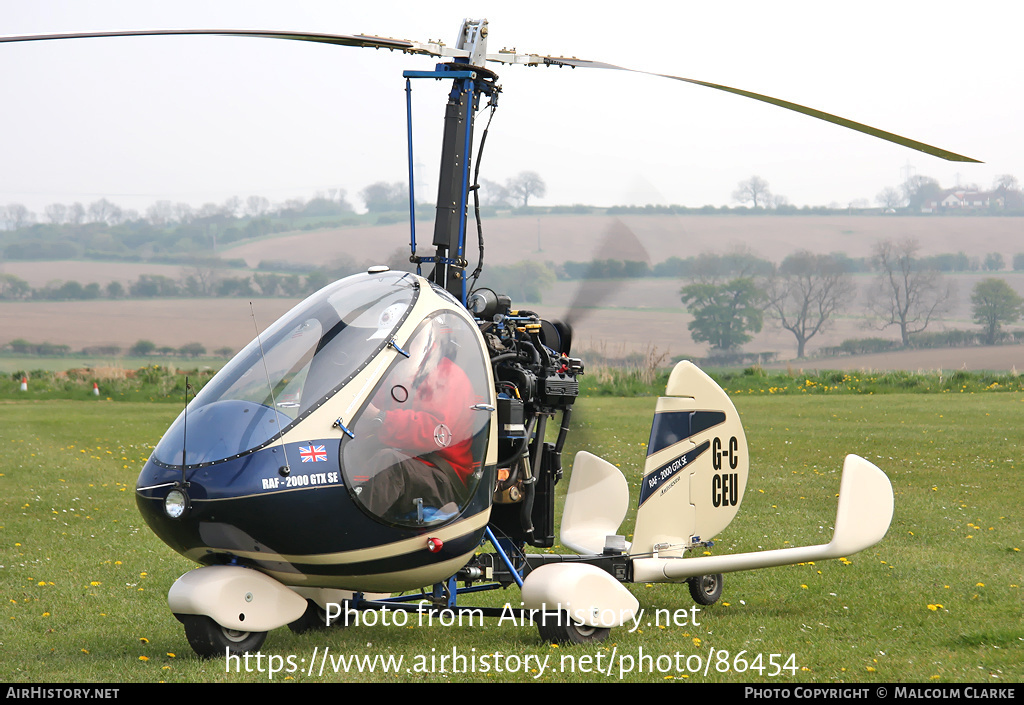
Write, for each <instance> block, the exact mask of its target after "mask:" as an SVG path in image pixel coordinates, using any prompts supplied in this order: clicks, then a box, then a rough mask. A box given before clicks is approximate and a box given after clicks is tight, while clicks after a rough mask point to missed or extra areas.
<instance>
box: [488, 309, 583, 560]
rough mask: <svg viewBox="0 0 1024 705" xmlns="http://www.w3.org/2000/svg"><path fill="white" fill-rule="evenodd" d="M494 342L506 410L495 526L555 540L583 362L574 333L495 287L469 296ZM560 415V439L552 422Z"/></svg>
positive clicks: (527, 537)
mask: <svg viewBox="0 0 1024 705" xmlns="http://www.w3.org/2000/svg"><path fill="white" fill-rule="evenodd" d="M468 304H469V309H470V310H471V311H472V312H473V314H474V316H476V319H477V322H478V324H479V325H480V330H481V332H482V333H483V336H484V339H485V341H486V342H487V348H488V354H489V355H490V359H491V365H492V367H493V370H494V382H495V387H496V392H497V413H498V448H499V452H498V481H497V485H496V487H495V491H494V506H493V508H492V511H491V524H492V526H495V527H497V528H498V529H499V530H500V531H502V532H503V533H504V534H505V536H506V537H508V538H509V539H511V540H513V541H516V542H523V543H527V544H530V545H532V546H537V547H541V548H549V547H551V546H553V545H554V531H555V526H554V519H555V485H556V484H557V483H558V481H559V480H560V479H561V477H562V460H561V456H562V447H563V446H564V444H565V439H566V436H567V435H568V431H569V420H570V417H571V415H572V406H573V404H574V403H575V401H576V397H577V396H579V381H578V379H577V378H578V377H579V375H581V374H583V363H582V362H581V361H580V360H579V359H577V358H572V357H569V350H570V347H571V345H572V330H571V328H570V327H569V326H568V325H567V324H565V323H562V322H557V321H556V322H551V321H546V320H542V319H541V318H540V317H539V316H538V315H537V314H536V313H534V312H533V311H525V310H522V309H520V310H513V309H512V302H511V299H509V297H507V296H502V295H498V294H495V293H494V292H493V291H491V290H490V289H477V290H476V291H474V292H473V294H472V295H471V296H470V298H469V302H468ZM556 416H557V417H559V423H560V429H559V432H558V436H557V439H556V440H555V442H554V443H551V442H547V441H545V438H546V432H547V424H548V421H549V420H551V419H554V418H555V417H556Z"/></svg>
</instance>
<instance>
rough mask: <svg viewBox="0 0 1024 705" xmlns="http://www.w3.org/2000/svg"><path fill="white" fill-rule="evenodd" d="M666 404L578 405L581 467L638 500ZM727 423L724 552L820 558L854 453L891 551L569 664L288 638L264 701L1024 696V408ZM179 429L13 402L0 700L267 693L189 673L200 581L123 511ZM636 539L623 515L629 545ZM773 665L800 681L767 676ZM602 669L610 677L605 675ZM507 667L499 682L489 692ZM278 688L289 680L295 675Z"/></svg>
mask: <svg viewBox="0 0 1024 705" xmlns="http://www.w3.org/2000/svg"><path fill="white" fill-rule="evenodd" d="M653 403H654V400H653V398H650V397H646V398H645V397H639V398H632V399H621V398H612V397H601V398H588V399H582V400H580V402H579V403H578V405H577V413H576V414H575V415H574V422H575V424H576V427H577V430H576V431H575V432H574V434H573V435H571V437H570V445H571V446H572V448H571V449H569V450H571V451H575V450H576V449H579V448H587V449H588V450H591V451H592V452H595V453H597V454H599V455H601V456H603V457H605V458H607V459H608V460H610V461H611V462H613V463H616V464H618V465H620V466H621V468H622V469H623V471H624V472H625V473H626V475H627V478H628V479H629V482H630V484H631V486H632V487H633V488H634V490H635V487H636V485H637V484H638V482H639V469H640V467H641V464H642V459H643V455H644V452H645V443H646V441H647V439H648V434H649V426H650V414H651V411H652V409H653ZM735 403H736V404H737V407H738V409H739V411H740V413H741V414H742V416H743V420H744V424H745V426H746V429H747V436H748V442H749V447H750V453H751V458H752V460H751V473H750V480H749V483H748V485H747V489H746V496H745V501H744V506H743V507H742V508H741V510H740V512H739V515H738V516H737V518H736V520H735V521H734V522H733V523H732V524H731V525H730V526H729V527H728V528H727V529H726V531H725V532H724V533H723V534H722V535H721V536H719V537H718V543H717V546H716V548H715V549H714V550H715V551H716V552H719V551H721V552H733V551H747V550H757V549H759V548H764V549H773V548H782V547H786V546H799V545H807V544H816V543H823V542H826V541H827V540H828V538H829V537H830V535H831V525H832V522H833V519H834V516H835V495H836V493H837V491H838V485H839V472H840V468H841V465H842V460H843V456H844V454H845V453H847V452H855V453H858V454H860V455H863V456H864V457H866V458H868V459H869V460H871V461H872V462H875V463H876V464H878V465H879V466H880V467H881V468H882V469H883V470H885V471H886V472H887V473H888V475H889V477H890V478H891V480H892V483H893V488H894V491H895V494H896V510H895V517H894V519H893V523H892V526H891V528H890V530H889V533H888V535H887V537H886V538H885V539H884V540H883V541H882V542H881V543H880V544H879V545H878V546H876V547H874V548H872V549H869V550H868V551H865V552H863V553H861V554H857V555H854V556H850V557H847V560H845V561H843V560H833V561H826V562H822V563H819V564H817V565H810V564H808V565H796V566H788V567H781V568H773V569H768V570H762V571H754V572H747V573H736V574H730V575H727V576H726V578H725V592H724V595H723V598H722V600H721V601H720V602H719V603H717V604H715V605H713V606H711V607H706V608H702V609H701V610H700V611H699V612H698V613H696V617H697V621H698V622H699V624H693V623H687V624H685V625H680V624H672V623H669V624H664V623H663V624H661V625H659V624H657V623H655V621H654V619H653V615H654V610H656V609H662V610H668V611H673V612H674V611H675V610H681V609H686V610H689V609H690V608H691V607H692V606H693V602H692V600H691V599H690V597H689V595H688V592H687V590H686V587H685V586H672V585H644V584H637V585H630V586H629V587H630V589H631V590H632V591H633V592H634V594H635V595H636V596H637V597H638V599H639V600H640V604H641V606H642V607H643V608H644V609H645V615H646V617H645V619H644V620H643V622H642V623H641V626H640V628H639V629H637V630H636V631H634V632H632V633H630V632H629V631H628V630H627V629H625V628H622V629H616V630H613V631H612V634H611V636H610V637H609V639H608V641H606V642H605V643H604V644H601V645H599V646H582V647H561V648H556V647H553V646H551V645H549V644H546V643H542V642H541V641H540V639H539V637H538V635H537V631H536V629H535V628H534V627H532V626H528V627H524V626H514V625H511V624H502V625H499V624H497V623H496V622H495V621H493V620H491V621H489V622H486V623H485V624H484V625H483V626H482V627H480V626H473V627H471V626H462V627H459V626H440V625H437V624H434V625H432V626H426V625H424V626H420V625H417V624H410V625H406V626H375V627H370V626H357V627H349V628H346V629H332V630H330V631H327V632H319V633H313V634H307V635H303V636H298V635H294V634H292V633H291V632H290V631H289V630H288V629H284V628H283V629H278V630H275V631H274V632H272V633H271V634H270V635H269V636H268V638H267V642H266V644H265V645H264V647H263V653H264V654H269V655H276V656H279V657H281V658H282V659H288V657H292V661H291V662H290V663H291V664H293V665H294V668H292V669H291V672H279V673H277V674H276V676H275V677H274V680H284V679H285V678H291V679H294V680H297V681H311V682H321V681H373V682H394V681H417V682H420V681H424V682H426V681H431V682H443V681H467V680H468V681H490V682H507V681H535V680H536V681H542V682H553V681H554V682H576V681H598V682H602V681H617V680H619V677H620V667H621V668H623V669H626V667H628V666H629V665H630V663H629V661H627V660H625V658H624V657H626V656H629V657H632V658H634V662H633V663H632V669H631V670H630V672H628V673H624V674H621V675H622V679H623V680H628V681H664V680H669V681H682V682H719V681H740V682H758V683H767V684H782V683H786V684H788V683H794V682H822V683H834V682H881V683H888V682H928V683H945V682H985V683H992V684H1004V685H1005V684H1006V683H1014V682H1021V681H1022V679H1024V627H1022V611H1024V595H1022V588H1021V585H1022V583H1024V567H1022V566H1024V563H1022V560H1024V558H1022V556H1021V549H1024V530H1022V525H1021V518H1020V517H1021V515H1020V507H1021V506H1022V505H1024V487H1022V484H1021V483H1020V481H1019V478H1020V473H1021V467H1022V465H1024V454H1022V443H1021V436H1020V429H1021V428H1024V395H1022V394H1020V393H1016V392H1014V393H1007V392H1004V393H985V394H906V395H904V394H886V395H820V396H806V397H805V396H799V397H798V396H783V397H770V396H754V395H749V394H741V395H738V396H737V397H736V400H735ZM177 413H178V406H177V405H176V404H146V403H133V402H103V401H99V402H92V403H90V402H75V401H32V402H7V403H0V449H2V452H0V576H2V577H0V586H2V590H0V599H2V608H0V622H2V623H3V625H4V626H3V629H2V630H0V679H3V680H5V681H7V682H12V683H38V682H108V683H121V682H155V681H169V682H237V681H251V682H261V681H263V682H265V681H267V680H268V674H267V673H266V664H267V662H266V661H265V662H264V669H263V672H256V671H255V663H253V664H252V666H253V668H254V670H253V672H248V673H247V672H245V664H238V666H239V668H235V669H233V672H230V673H228V672H226V664H225V661H224V660H223V659H212V660H210V661H202V660H199V659H198V658H196V657H195V656H194V655H193V653H192V651H191V649H190V648H189V646H188V644H187V642H186V640H185V637H184V634H183V632H182V629H181V626H180V624H179V623H178V622H177V621H176V620H175V619H174V618H173V617H172V615H171V614H170V611H169V609H168V606H167V600H166V595H167V590H168V588H169V587H170V585H171V584H172V583H173V582H174V580H175V579H177V577H178V576H180V575H181V574H183V573H185V572H186V571H188V570H190V569H191V568H192V567H194V566H193V564H191V563H190V562H189V561H187V560H185V559H184V558H182V557H181V556H178V555H177V554H175V553H174V552H173V551H172V550H171V549H169V548H168V547H166V546H165V545H163V544H162V543H161V542H160V541H159V540H158V539H157V538H156V537H155V536H154V535H153V534H152V533H151V532H150V531H149V529H148V528H147V527H146V525H145V524H144V522H143V521H142V519H141V517H140V516H139V514H138V512H137V510H136V508H135V500H134V496H133V494H134V485H135V479H136V476H137V474H138V472H139V470H140V468H141V466H142V464H143V462H144V461H145V459H146V457H147V456H148V455H149V452H150V449H151V447H152V446H153V445H154V444H155V442H156V440H158V438H159V437H160V435H161V433H162V432H163V431H164V430H165V429H166V427H167V426H168V425H169V424H170V422H171V421H172V420H173V418H174V416H175V415H176V414H177ZM569 457H571V456H569ZM565 484H566V483H564V482H563V483H562V485H560V487H562V488H563V489H564V485H565ZM631 523H632V516H630V517H629V518H627V526H624V527H623V529H622V531H623V532H624V533H629V532H631V530H632V529H631V526H632V524H631ZM556 550H559V549H557V548H556ZM518 599H519V594H518V591H515V590H509V591H507V592H506V591H499V592H492V593H484V594H482V595H481V596H480V597H479V600H474V601H473V602H471V603H469V604H489V605H498V606H500V605H502V604H504V603H505V602H510V603H512V604H513V605H516V604H517V603H518ZM677 614H678V613H677ZM688 614H691V615H692V614H693V613H688ZM648 618H649V619H648ZM648 621H649V622H650V624H648V623H647V622H648ZM314 649H318V651H317V653H318V654H323V653H324V650H325V649H327V650H328V652H329V654H330V655H332V656H335V657H341V656H352V655H354V656H361V655H367V656H373V655H380V656H382V657H389V656H390V657H396V658H397V657H399V656H401V657H402V658H403V666H402V668H400V669H399V671H398V672H397V673H390V672H383V671H381V670H379V669H380V664H379V663H378V670H377V671H375V672H373V673H368V672H362V673H360V672H358V670H357V669H356V668H355V667H354V666H350V668H349V672H347V673H332V672H330V664H329V663H328V669H327V671H325V672H324V673H323V675H320V674H319V673H317V672H314V673H313V674H312V675H309V674H307V672H306V670H307V668H308V667H309V663H310V661H311V659H312V658H313V655H314ZM453 649H455V650H457V651H458V653H459V654H461V655H463V656H466V657H476V659H477V661H476V662H475V663H476V668H475V669H473V672H469V673H465V672H462V673H456V672H452V668H451V663H452V662H451V661H450V660H449V661H448V668H447V670H446V671H442V670H441V668H440V658H441V657H442V656H448V657H450V656H451V655H452V653H453ZM474 649H475V651H474ZM710 649H714V650H716V651H715V654H716V655H715V656H714V658H713V660H712V662H711V666H710V668H709V669H708V672H707V673H706V674H705V673H704V671H703V668H701V669H699V672H692V673H691V672H690V671H691V670H694V669H693V666H695V665H696V664H697V661H696V660H694V658H695V657H696V658H699V659H701V660H703V661H706V660H707V658H708V655H709V653H710ZM741 652H743V653H742V655H741ZM495 654H500V655H501V656H500V657H499V656H495ZM641 654H645V655H647V656H648V657H651V658H650V660H649V661H643V660H641V659H640V658H639V657H640V655H641ZM772 654H778V655H780V656H775V657H772V656H771V655H772ZM485 655H486V656H488V657H489V659H490V660H488V661H487V663H488V664H490V667H489V670H487V671H486V672H485V671H484V665H483V663H484V662H483V658H482V657H483V656H485ZM759 656H760V661H758V660H757V659H758V657H759ZM528 657H529V659H530V664H529V665H527V664H526V659H527V658H528ZM677 657H678V658H677ZM737 657H739V658H737ZM499 658H500V659H504V660H499ZM431 659H433V661H431ZM545 659H546V661H545ZM687 659H689V661H687ZM770 662H775V663H778V664H780V665H786V664H788V665H792V666H793V667H794V670H793V671H790V670H783V671H782V672H781V673H780V674H779V675H777V676H775V677H771V676H770V675H769V673H770V672H771V669H770V667H769V664H770ZM417 664H420V665H422V666H423V669H422V670H424V671H426V672H422V673H421V672H417V668H416V666H417ZM609 664H612V669H611V671H610V672H608V673H600V672H594V670H595V669H597V668H601V669H602V670H603V669H604V668H606V667H607V666H608V665H609ZM758 664H760V670H759V669H758ZM499 665H504V666H505V667H506V668H507V669H508V670H503V671H502V672H498V671H497V668H498V667H499ZM538 665H543V668H537V666H538ZM279 666H281V667H283V668H285V669H286V670H287V669H288V667H289V662H288V661H286V660H282V661H281V662H279ZM573 666H574V667H575V671H574V672H573V671H572V669H571V667H573ZM467 668H469V665H468V662H467ZM406 669H409V670H408V671H407V670H406ZM587 669H589V672H585V671H586V670H587ZM237 670H241V671H242V672H240V673H239V672H234V671H237ZM508 671H512V672H508ZM739 671H743V672H739Z"/></svg>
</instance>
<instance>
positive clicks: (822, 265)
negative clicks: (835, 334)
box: [767, 250, 856, 358]
mask: <svg viewBox="0 0 1024 705" xmlns="http://www.w3.org/2000/svg"><path fill="white" fill-rule="evenodd" d="M855 292H856V287H855V286H854V284H853V280H852V279H851V278H850V275H849V274H848V273H847V272H846V270H845V268H844V267H843V266H842V265H841V264H840V263H839V262H838V261H837V260H836V258H835V257H833V256H831V255H815V254H812V253H811V252H808V251H806V250H803V251H801V252H797V253H795V254H792V255H790V256H789V257H787V258H786V259H785V260H783V261H782V264H781V266H779V268H778V270H777V271H776V272H775V273H774V274H773V275H772V277H771V278H770V279H769V281H768V292H767V294H768V315H769V316H771V317H772V318H774V319H776V320H778V321H779V324H780V325H781V326H782V327H783V328H784V329H786V330H788V331H789V332H790V333H792V334H793V336H794V337H795V338H796V349H797V352H796V356H797V357H798V358H802V357H804V352H805V349H806V346H807V341H808V340H810V339H811V338H813V337H814V336H815V335H817V334H818V333H820V332H822V331H824V330H826V329H827V328H828V326H829V324H830V323H831V322H832V320H833V317H834V316H835V314H836V313H838V312H839V311H840V310H841V309H842V308H843V307H844V306H845V305H846V304H847V303H848V302H849V301H850V299H851V298H852V297H853V294H854V293H855Z"/></svg>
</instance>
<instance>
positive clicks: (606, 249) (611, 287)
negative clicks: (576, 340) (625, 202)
mask: <svg viewBox="0 0 1024 705" xmlns="http://www.w3.org/2000/svg"><path fill="white" fill-rule="evenodd" d="M626 253H628V255H627V254H626ZM627 256H628V258H629V259H630V260H633V261H643V262H646V263H647V264H648V265H650V263H651V258H650V257H649V256H648V254H647V250H646V248H644V246H643V244H642V243H641V242H640V240H639V239H638V238H637V236H636V234H635V233H634V232H633V231H632V230H631V229H630V228H629V226H628V225H626V224H625V223H623V222H622V221H621V220H619V219H618V218H615V219H613V220H612V222H611V223H610V224H609V225H608V226H607V227H606V228H605V231H604V234H603V236H602V238H601V243H600V244H599V245H598V247H597V249H596V251H595V252H594V254H593V256H592V257H591V263H592V264H591V266H590V268H589V269H588V271H587V274H586V275H584V278H583V280H582V281H581V282H580V285H579V288H578V289H577V290H576V293H575V295H574V296H573V299H572V303H570V304H569V310H568V311H566V313H565V316H564V319H563V320H564V321H565V323H567V324H568V325H569V326H576V325H577V324H578V323H579V322H580V321H582V320H583V319H584V318H586V317H587V315H588V314H590V313H591V312H592V311H593V310H594V309H596V308H599V307H600V306H601V305H602V304H603V303H604V302H605V301H607V300H608V299H609V298H611V297H612V296H613V295H615V294H616V293H617V292H618V291H619V290H620V289H621V288H622V287H623V285H624V284H625V281H624V280H622V279H612V280H610V281H609V280H608V279H600V278H595V275H596V274H597V272H596V271H595V270H597V269H598V268H599V267H600V266H601V263H602V262H604V261H607V260H625V259H626V258H627Z"/></svg>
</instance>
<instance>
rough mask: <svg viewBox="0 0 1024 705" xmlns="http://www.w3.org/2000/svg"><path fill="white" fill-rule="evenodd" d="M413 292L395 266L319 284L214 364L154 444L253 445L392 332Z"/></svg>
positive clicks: (225, 452) (191, 448)
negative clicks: (206, 379) (234, 352)
mask: <svg viewBox="0 0 1024 705" xmlns="http://www.w3.org/2000/svg"><path fill="white" fill-rule="evenodd" d="M415 297H416V285H415V279H414V278H413V277H412V276H411V275H409V274H405V273H402V272H384V273H380V274H373V275H367V274H359V275H356V276H353V277H348V278H346V279H342V280H341V281H338V282H335V283H334V284H332V285H330V286H327V287H325V288H323V289H321V290H320V291H319V292H317V293H316V294H313V295H312V296H310V297H309V298H308V299H306V300H305V301H303V302H302V303H300V304H299V305H298V306H296V307H295V308H293V309H292V310H291V311H290V312H289V313H287V314H286V315H285V316H283V317H282V318H280V319H279V320H278V321H277V322H276V323H274V324H273V325H272V326H271V327H270V328H268V329H267V330H266V331H265V332H264V333H262V334H261V335H260V336H259V338H257V339H256V340H254V341H252V342H251V343H249V345H248V346H246V348H245V349H244V350H242V352H240V353H239V354H238V355H237V356H235V358H234V359H232V360H231V362H229V363H228V364H227V365H225V367H224V369H222V370H221V371H220V372H218V373H217V374H216V375H215V376H214V377H213V379H211V380H210V382H209V383H208V384H207V385H206V386H205V387H204V388H203V390H202V391H201V392H200V393H199V394H198V395H197V396H196V398H195V399H193V400H192V402H191V403H190V404H189V405H188V427H187V429H186V425H185V415H184V414H182V415H181V416H179V417H178V420H177V421H175V422H174V424H173V425H172V426H171V428H170V429H168V431H167V433H166V434H164V437H163V439H161V441H160V443H159V444H158V445H157V447H156V450H155V451H154V454H153V455H154V458H155V459H156V460H158V461H160V462H162V463H166V464H169V465H180V464H181V463H182V455H183V453H186V454H187V455H186V457H185V463H186V464H188V465H194V464H197V463H206V462H213V461H216V460H223V459H225V458H230V457H233V456H236V455H239V454H241V453H244V452H246V451H249V450H252V449H253V448H258V447H259V446H261V445H263V444H264V443H266V442H267V441H269V440H271V439H272V438H273V437H274V436H275V435H277V434H278V433H279V432H280V431H281V430H282V429H283V428H286V427H287V426H288V425H289V424H291V423H292V422H293V421H294V420H295V419H296V418H298V417H300V416H302V415H303V414H304V413H305V412H306V411H308V410H310V409H312V408H314V406H315V405H316V404H317V403H318V402H319V401H320V400H322V399H324V398H325V397H326V396H328V395H329V394H331V393H332V392H333V391H334V390H336V389H339V388H340V387H341V386H342V385H344V384H345V382H347V381H348V380H349V379H350V378H351V377H352V376H353V375H354V374H355V373H356V372H357V371H358V370H359V369H361V367H362V365H363V364H364V363H365V362H366V361H367V360H369V359H370V358H371V357H372V356H373V355H375V354H376V353H377V351H379V350H380V349H381V348H382V347H384V345H386V344H387V341H388V340H389V339H390V337H391V336H392V335H393V333H394V331H395V329H397V327H398V325H399V324H400V323H401V321H402V320H403V318H404V317H405V315H406V313H407V312H408V310H409V308H410V307H411V306H412V303H413V301H414V300H415Z"/></svg>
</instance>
